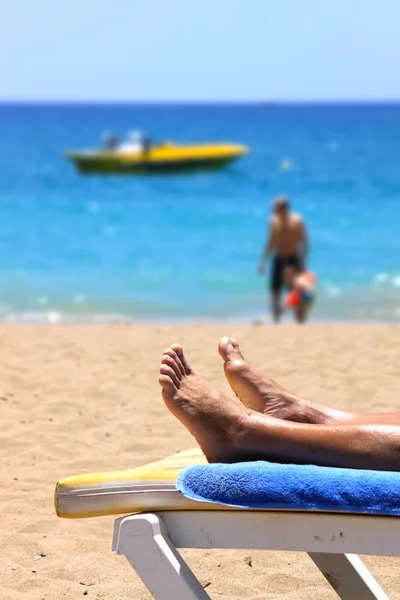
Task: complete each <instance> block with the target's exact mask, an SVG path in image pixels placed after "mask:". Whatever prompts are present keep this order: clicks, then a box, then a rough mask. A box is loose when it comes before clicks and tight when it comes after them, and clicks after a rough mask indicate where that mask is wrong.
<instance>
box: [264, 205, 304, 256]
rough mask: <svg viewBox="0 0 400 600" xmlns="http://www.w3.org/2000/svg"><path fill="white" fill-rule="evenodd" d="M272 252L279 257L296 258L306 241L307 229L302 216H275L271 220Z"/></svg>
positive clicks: (293, 214) (290, 214) (291, 214)
mask: <svg viewBox="0 0 400 600" xmlns="http://www.w3.org/2000/svg"><path fill="white" fill-rule="evenodd" d="M270 235H271V247H272V251H273V252H274V253H275V254H277V255H278V256H284V257H285V256H295V255H297V254H298V252H299V251H300V247H301V245H302V243H303V242H304V241H305V235H306V234H305V229H304V224H303V220H302V218H301V216H300V215H297V214H295V213H289V214H288V215H287V216H285V217H283V218H282V217H280V216H278V215H273V216H272V217H271V220H270Z"/></svg>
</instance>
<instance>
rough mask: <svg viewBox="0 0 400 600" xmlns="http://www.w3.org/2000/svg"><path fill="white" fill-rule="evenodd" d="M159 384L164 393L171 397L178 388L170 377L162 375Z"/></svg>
mask: <svg viewBox="0 0 400 600" xmlns="http://www.w3.org/2000/svg"><path fill="white" fill-rule="evenodd" d="M158 383H159V384H160V385H161V387H162V389H163V392H165V393H166V394H170V395H172V394H174V392H175V390H176V388H175V385H174V382H173V381H172V379H171V378H170V377H168V375H163V374H161V375H160V376H159V378H158Z"/></svg>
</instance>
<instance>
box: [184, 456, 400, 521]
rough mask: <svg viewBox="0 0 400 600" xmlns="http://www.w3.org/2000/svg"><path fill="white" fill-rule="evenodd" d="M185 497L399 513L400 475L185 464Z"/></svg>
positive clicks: (303, 467)
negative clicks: (187, 465)
mask: <svg viewBox="0 0 400 600" xmlns="http://www.w3.org/2000/svg"><path fill="white" fill-rule="evenodd" d="M176 487H177V489H178V490H179V491H180V492H181V493H182V494H183V495H184V496H186V497H187V498H190V499H192V500H198V501H201V502H212V503H215V504H225V505H226V506H234V507H237V508H252V509H261V508H269V509H286V510H303V511H304V510H306V511H307V510H313V511H315V510H316V511H335V512H351V513H369V514H374V515H392V516H398V515H400V473H391V472H387V471H361V470H357V469H339V468H333V467H317V466H315V465H284V464H277V463H270V462H264V461H256V462H245V463H236V464H210V465H195V466H192V467H186V468H185V469H182V471H181V472H180V473H179V476H178V479H177V483H176Z"/></svg>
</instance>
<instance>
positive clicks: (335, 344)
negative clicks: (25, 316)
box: [0, 325, 400, 600]
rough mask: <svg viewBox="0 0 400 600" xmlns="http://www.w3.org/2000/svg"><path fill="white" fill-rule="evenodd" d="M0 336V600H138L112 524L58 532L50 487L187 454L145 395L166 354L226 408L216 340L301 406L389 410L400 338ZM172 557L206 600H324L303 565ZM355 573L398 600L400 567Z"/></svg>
mask: <svg viewBox="0 0 400 600" xmlns="http://www.w3.org/2000/svg"><path fill="white" fill-rule="evenodd" d="M0 332H1V339H2V344H1V350H0V353H1V360H0V411H1V420H0V431H1V442H0V457H1V463H0V464H1V477H0V486H1V497H2V502H1V524H0V531H1V539H2V556H1V562H2V567H1V572H2V576H1V578H0V598H1V599H2V600H18V599H20V600H28V599H29V600H44V599H46V600H50V599H51V600H58V599H61V598H68V599H72V598H83V597H84V596H85V597H87V598H88V600H91V599H92V600H128V599H132V598H135V599H137V600H139V599H140V600H142V599H143V600H145V599H146V600H148V599H149V598H150V594H149V593H148V592H147V590H146V589H145V588H144V586H143V584H142V583H141V581H140V580H139V579H138V577H137V576H136V575H135V573H134V572H133V571H132V570H131V568H130V566H129V565H128V563H127V562H126V560H125V559H124V558H123V557H116V556H115V555H114V554H113V553H112V552H111V549H110V544H111V534H112V525H113V518H112V517H103V518H98V519H89V520H75V521H69V520H62V519H58V518H57V517H56V515H55V512H54V507H53V492H54V485H55V482H56V481H57V479H61V478H64V477H67V476H70V475H75V474H79V473H85V472H92V471H110V470H117V469H127V468H132V467H135V466H140V465H141V464H145V463H148V462H150V461H152V460H156V459H159V458H162V457H164V456H167V455H169V454H172V453H174V452H176V451H178V450H183V449H185V448H189V447H191V446H193V445H194V443H193V439H192V438H191V437H190V435H189V434H188V433H187V432H186V431H185V430H184V428H183V427H182V426H181V424H180V423H179V422H178V421H176V420H175V419H174V418H173V417H172V415H170V414H169V413H168V411H167V410H166V408H165V406H164V405H163V403H162V401H161V397H160V392H159V387H158V383H157V371H158V366H159V358H160V354H161V352H162V350H163V349H164V348H165V347H166V346H168V345H169V344H170V343H172V342H175V341H177V342H180V343H181V344H182V345H183V346H184V348H185V350H186V352H187V355H188V357H189V359H190V361H191V363H192V366H193V367H194V368H195V369H196V371H198V372H199V373H200V374H203V375H204V376H205V377H207V378H208V379H209V380H210V381H211V382H212V383H213V384H215V386H217V387H219V388H220V389H222V390H223V391H224V392H226V393H228V394H231V392H230V388H229V387H228V384H227V382H226V381H225V380H224V376H223V370H222V361H221V359H220V358H219V356H218V354H217V351H216V345H217V342H218V339H219V337H220V336H221V335H226V334H227V335H233V336H236V337H237V338H238V340H239V341H240V343H241V346H242V348H243V350H244V351H245V353H246V357H247V358H248V359H249V360H250V361H252V362H253V363H254V364H255V365H256V366H257V367H258V368H260V369H261V370H263V371H265V372H267V373H269V374H270V375H271V376H272V377H273V378H275V379H277V380H278V381H279V382H281V383H283V384H284V385H285V386H287V387H288V388H289V389H292V390H293V391H294V392H296V393H298V394H300V395H303V396H304V397H306V398H308V399H310V400H314V401H319V402H322V403H326V404H330V405H332V406H334V407H338V408H344V409H352V410H359V411H394V410H400V402H399V392H398V389H399V371H398V365H399V364H400V344H399V342H400V326H393V325H390V326H389V325H388V326H386V325H365V326H361V325H310V326H305V327H303V328H302V327H294V326H282V327H269V326H243V325H241V326H235V325H230V326H223V325H179V326H156V325H154V326H153V325H107V326H58V325H57V326H16V325H9V326H8V325H2V326H1V327H0ZM40 554H43V557H41V558H39V559H38V560H35V557H37V556H38V555H40ZM184 554H185V556H186V557H188V561H189V564H190V565H191V566H192V568H193V570H194V571H195V572H196V574H197V575H198V576H199V578H200V581H201V582H202V583H204V584H206V583H207V584H208V585H207V592H208V593H209V594H210V596H211V597H212V598H216V599H217V598H218V599H220V600H238V599H240V598H249V599H259V598H264V599H266V598H268V599H272V598H278V597H279V598H282V599H283V598H284V599H285V600H286V599H293V600H294V599H296V600H297V599H298V600H302V599H307V600H312V599H317V598H318V599H321V600H325V599H329V598H332V599H333V598H335V597H336V596H335V594H334V593H333V592H332V591H331V589H330V588H329V586H328V584H327V583H326V582H325V580H324V579H323V577H322V575H321V574H320V573H319V572H318V571H317V569H316V568H315V567H314V566H313V565H312V563H311V561H310V559H309V558H308V556H307V555H305V554H297V553H270V552H249V551H219V550H215V551H200V550H190V551H185V553H184ZM249 555H250V556H251V558H252V560H251V561H249V560H248V559H247V557H248V556H249ZM250 562H251V565H252V566H250V565H249V563H250ZM365 562H366V564H367V565H368V567H370V568H371V570H372V573H373V574H374V576H375V577H376V578H377V580H378V582H379V583H381V584H382V586H383V587H384V589H385V591H386V592H387V593H388V594H389V595H390V597H391V598H392V599H393V600H396V599H400V568H399V567H400V559H394V558H393V559H392V558H379V557H366V558H365Z"/></svg>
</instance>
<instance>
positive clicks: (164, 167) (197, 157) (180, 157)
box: [67, 145, 247, 175]
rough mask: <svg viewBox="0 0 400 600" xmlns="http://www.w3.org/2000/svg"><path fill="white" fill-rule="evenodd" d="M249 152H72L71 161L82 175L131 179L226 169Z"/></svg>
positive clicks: (210, 148) (242, 149)
mask: <svg viewBox="0 0 400 600" xmlns="http://www.w3.org/2000/svg"><path fill="white" fill-rule="evenodd" d="M246 151H247V149H246V148H245V147H244V146H234V145H221V146H218V145H213V146H187V147H179V146H171V147H167V148H163V147H158V148H157V147H156V148H152V149H151V150H150V151H149V152H147V153H144V152H140V153H136V154H131V155H130V154H129V153H121V152H115V151H106V152H96V153H88V152H87V153H85V152H70V153H68V154H67V157H68V158H69V160H71V161H72V162H73V164H74V165H75V168H76V169H77V171H78V172H79V173H82V174H105V175H106V174H110V175H111V174H118V175H131V174H146V173H176V172H185V171H186V172H187V171H196V170H210V169H222V168H224V167H226V166H227V165H228V164H229V163H231V162H233V161H234V160H237V159H238V158H239V157H240V156H242V155H243V154H245V153H246Z"/></svg>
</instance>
